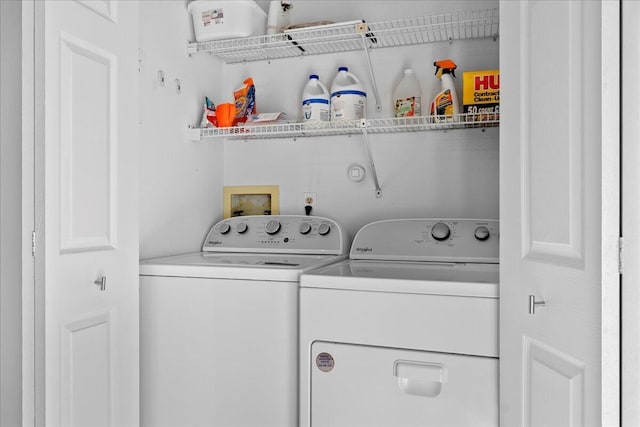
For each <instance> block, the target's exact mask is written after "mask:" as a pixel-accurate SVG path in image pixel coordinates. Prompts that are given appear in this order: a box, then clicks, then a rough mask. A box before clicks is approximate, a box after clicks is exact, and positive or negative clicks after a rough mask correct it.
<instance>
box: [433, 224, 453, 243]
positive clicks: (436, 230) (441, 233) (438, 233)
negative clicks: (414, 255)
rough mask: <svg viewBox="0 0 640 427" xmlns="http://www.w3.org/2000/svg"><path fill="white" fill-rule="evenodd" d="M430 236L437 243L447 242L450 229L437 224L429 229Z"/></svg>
mask: <svg viewBox="0 0 640 427" xmlns="http://www.w3.org/2000/svg"><path fill="white" fill-rule="evenodd" d="M431 235H432V236H433V238H434V239H436V240H438V241H443V240H447V239H448V238H449V236H450V235H451V229H450V228H449V226H448V225H447V224H445V223H444V222H439V223H437V224H436V225H434V226H433V227H432V228H431Z"/></svg>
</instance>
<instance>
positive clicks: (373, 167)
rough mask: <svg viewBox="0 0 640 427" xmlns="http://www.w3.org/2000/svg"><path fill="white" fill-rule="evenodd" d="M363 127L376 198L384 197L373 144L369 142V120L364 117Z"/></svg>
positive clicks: (361, 125) (361, 123)
mask: <svg viewBox="0 0 640 427" xmlns="http://www.w3.org/2000/svg"><path fill="white" fill-rule="evenodd" d="M360 127H361V128H362V136H363V138H364V148H365V150H366V151H367V156H368V157H369V164H370V165H371V177H372V178H373V184H374V185H375V186H376V198H378V199H379V198H381V197H382V190H381V189H380V183H379V182H378V174H377V173H376V164H375V162H374V161H373V153H372V152H371V144H370V143H369V134H368V132H367V120H366V119H362V121H361V122H360Z"/></svg>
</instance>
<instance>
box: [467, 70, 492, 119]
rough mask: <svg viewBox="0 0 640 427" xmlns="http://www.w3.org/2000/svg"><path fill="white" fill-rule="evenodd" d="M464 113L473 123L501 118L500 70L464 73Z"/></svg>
mask: <svg viewBox="0 0 640 427" xmlns="http://www.w3.org/2000/svg"><path fill="white" fill-rule="evenodd" d="M462 112H463V113H466V114H471V115H472V116H468V117H467V120H471V121H484V120H493V119H497V118H499V117H500V70H483V71H465V72H464V73H462Z"/></svg>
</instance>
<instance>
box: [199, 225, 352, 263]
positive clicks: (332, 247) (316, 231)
mask: <svg viewBox="0 0 640 427" xmlns="http://www.w3.org/2000/svg"><path fill="white" fill-rule="evenodd" d="M202 250H203V251H204V252H258V253H266V252H268V253H299V254H337V255H342V254H346V253H347V251H348V246H347V242H346V236H345V233H344V232H343V230H342V228H341V227H340V225H339V224H338V223H337V222H335V221H333V220H331V219H328V218H323V217H317V216H304V215H256V216H238V217H233V218H228V219H225V220H222V221H220V222H218V223H217V224H215V225H214V226H213V227H212V228H211V230H210V231H209V233H208V234H207V238H206V239H205V242H204V245H203V248H202Z"/></svg>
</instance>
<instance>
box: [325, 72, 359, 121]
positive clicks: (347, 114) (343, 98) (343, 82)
mask: <svg viewBox="0 0 640 427" xmlns="http://www.w3.org/2000/svg"><path fill="white" fill-rule="evenodd" d="M366 112H367V94H366V92H365V91H364V87H363V86H362V84H361V83H360V79H358V77H356V76H355V75H354V74H353V73H350V72H349V69H348V68H347V67H340V68H338V74H336V76H335V78H334V79H333V83H331V121H341V120H359V119H364V118H365V117H366Z"/></svg>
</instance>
